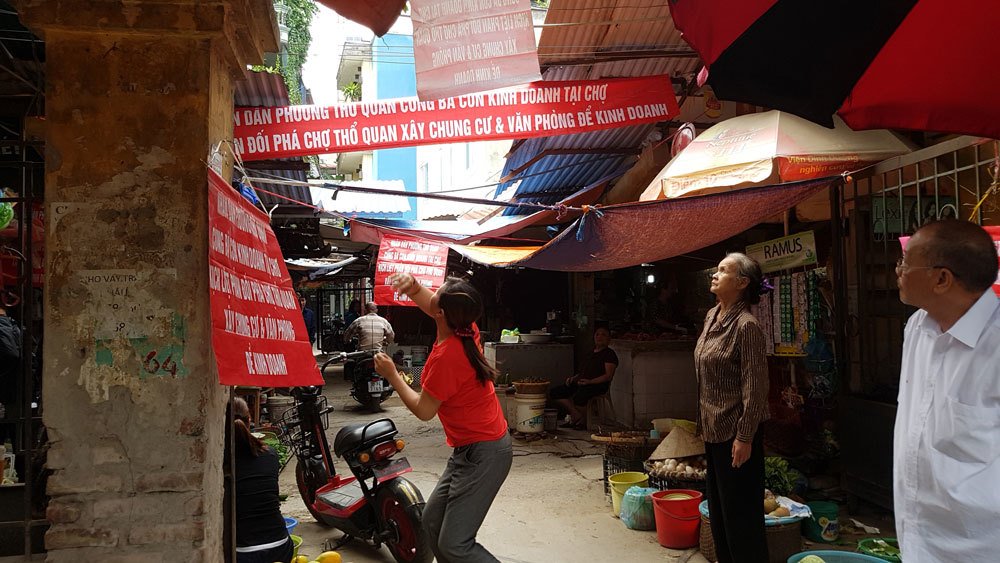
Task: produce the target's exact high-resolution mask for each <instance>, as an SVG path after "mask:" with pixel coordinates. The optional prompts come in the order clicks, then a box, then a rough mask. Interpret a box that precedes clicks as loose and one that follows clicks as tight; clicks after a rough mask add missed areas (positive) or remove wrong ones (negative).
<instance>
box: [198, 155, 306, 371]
mask: <svg viewBox="0 0 1000 563" xmlns="http://www.w3.org/2000/svg"><path fill="white" fill-rule="evenodd" d="M208 229H209V245H208V280H209V296H210V303H211V307H212V348H213V349H214V351H215V363H216V366H217V367H218V369H219V382H220V383H222V384H223V385H252V386H260V387H294V386H299V385H322V384H323V377H322V376H321V375H320V373H319V369H318V368H317V366H316V358H315V357H313V353H312V344H311V343H310V342H309V335H308V333H307V332H306V326H305V322H304V321H303V319H302V310H301V309H300V308H299V300H298V297H297V296H296V294H295V291H294V290H293V289H292V279H291V278H290V277H289V275H288V270H287V269H286V268H285V261H284V258H283V257H282V255H281V249H280V248H279V247H278V239H277V238H275V236H274V231H272V230H271V225H270V222H269V220H268V217H267V215H266V214H264V213H263V212H262V211H260V210H258V209H255V208H254V207H253V206H252V205H250V202H248V201H247V200H246V199H244V198H243V197H242V196H241V195H240V194H238V193H236V191H235V190H233V188H231V187H230V186H229V184H228V183H227V182H226V181H225V180H223V179H222V177H220V176H219V175H218V174H216V173H215V172H213V171H211V170H209V172H208Z"/></svg>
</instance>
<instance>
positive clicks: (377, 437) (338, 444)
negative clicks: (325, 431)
mask: <svg viewBox="0 0 1000 563" xmlns="http://www.w3.org/2000/svg"><path fill="white" fill-rule="evenodd" d="M365 427H367V430H365ZM396 432H397V431H396V425H395V424H393V423H392V421H391V420H389V419H388V418H383V419H381V420H376V421H375V422H361V423H358V424H348V425H347V426H345V427H343V428H341V429H340V431H339V432H337V437H336V438H334V439H333V451H334V453H336V454H337V455H338V456H343V455H344V454H345V453H348V452H351V451H353V450H355V449H358V448H359V447H360V446H363V445H364V443H365V442H377V441H381V440H384V439H386V438H391V437H392V436H395V435H396ZM362 435H363V436H362ZM362 437H363V438H364V442H362Z"/></svg>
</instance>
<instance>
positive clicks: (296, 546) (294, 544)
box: [289, 534, 302, 559]
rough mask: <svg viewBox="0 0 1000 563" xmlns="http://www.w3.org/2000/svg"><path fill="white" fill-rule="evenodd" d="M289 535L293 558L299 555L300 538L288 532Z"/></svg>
mask: <svg viewBox="0 0 1000 563" xmlns="http://www.w3.org/2000/svg"><path fill="white" fill-rule="evenodd" d="M289 537H290V538H292V559H295V558H296V557H298V556H299V546H300V545H302V538H300V537H299V536H296V535H295V534H289Z"/></svg>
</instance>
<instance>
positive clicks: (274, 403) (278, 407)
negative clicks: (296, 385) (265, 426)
mask: <svg viewBox="0 0 1000 563" xmlns="http://www.w3.org/2000/svg"><path fill="white" fill-rule="evenodd" d="M294 404H295V399H293V398H292V397H284V396H281V395H276V396H273V397H268V398H267V412H268V413H269V414H270V416H271V422H277V421H278V420H279V419H280V418H281V415H283V414H285V411H287V410H288V409H290V408H292V406H293V405H294Z"/></svg>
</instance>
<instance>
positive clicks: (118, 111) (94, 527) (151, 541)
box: [14, 0, 277, 563]
mask: <svg viewBox="0 0 1000 563" xmlns="http://www.w3.org/2000/svg"><path fill="white" fill-rule="evenodd" d="M14 4H15V6H16V8H17V9H18V11H19V14H20V16H21V19H22V21H23V22H24V23H25V24H26V25H27V26H28V27H30V28H31V29H32V30H33V31H35V32H36V33H37V34H39V35H40V36H42V38H43V39H44V40H45V42H46V59H47V60H46V99H45V107H46V124H47V127H46V147H45V148H46V186H45V199H46V211H47V224H46V231H47V232H46V235H47V238H46V246H47V253H46V264H45V270H46V271H45V356H44V359H43V372H44V383H43V387H44V409H45V411H44V420H45V424H46V426H47V427H48V431H49V438H50V440H51V449H50V450H49V453H48V466H49V467H50V468H51V469H53V470H54V474H53V475H52V476H51V477H50V479H49V482H48V493H49V494H50V496H51V501H50V504H49V511H48V518H49V520H50V521H51V523H52V527H51V529H50V530H49V532H48V534H47V535H46V547H47V549H48V550H49V554H48V559H47V560H48V561H51V562H61V561H74V562H87V561H101V562H105V563H107V562H111V561H144V562H160V561H162V562H175V561H206V562H213V563H215V562H218V561H222V560H223V545H222V537H223V534H222V527H223V508H222V498H223V493H222V489H223V473H222V453H223V436H224V430H225V427H224V415H225V405H226V401H227V399H228V390H227V388H224V387H222V386H220V385H219V384H218V383H217V381H218V380H217V375H216V372H215V365H214V361H213V356H212V352H211V334H210V323H209V305H208V280H207V272H208V269H207V264H206V262H207V248H206V245H207V243H208V238H207V201H206V197H207V196H206V171H205V168H206V165H205V161H206V159H207V158H208V155H209V152H210V150H211V149H212V147H213V146H215V145H216V144H217V143H218V142H219V141H221V140H224V139H229V138H231V136H232V105H233V85H232V82H233V79H234V77H235V76H237V75H238V74H240V73H241V70H240V69H241V68H242V66H241V65H245V64H258V63H259V62H260V61H261V60H262V58H263V53H264V51H274V50H276V47H277V44H276V34H277V28H276V24H275V21H274V15H273V10H272V6H271V2H270V1H269V0H259V1H258V0H225V1H216V2H210V1H197V0H194V1H175V2H164V1H152V0H151V1H145V0H128V1H126V0H44V1H43V0H21V1H15V2H14ZM230 166H231V163H230V162H229V161H228V160H227V161H225V162H224V163H223V164H222V173H223V176H227V175H228V174H229V167H230Z"/></svg>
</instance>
